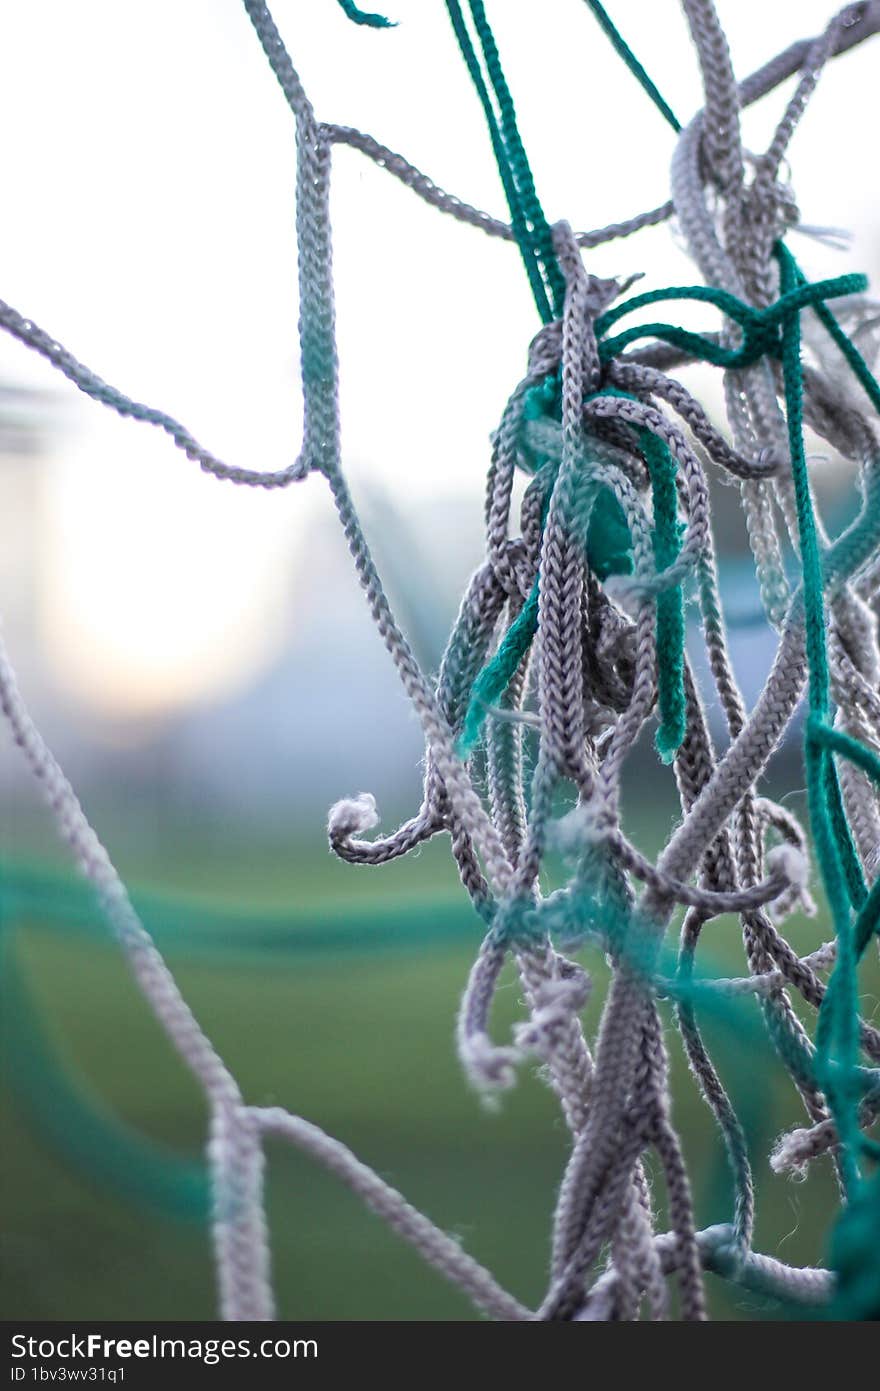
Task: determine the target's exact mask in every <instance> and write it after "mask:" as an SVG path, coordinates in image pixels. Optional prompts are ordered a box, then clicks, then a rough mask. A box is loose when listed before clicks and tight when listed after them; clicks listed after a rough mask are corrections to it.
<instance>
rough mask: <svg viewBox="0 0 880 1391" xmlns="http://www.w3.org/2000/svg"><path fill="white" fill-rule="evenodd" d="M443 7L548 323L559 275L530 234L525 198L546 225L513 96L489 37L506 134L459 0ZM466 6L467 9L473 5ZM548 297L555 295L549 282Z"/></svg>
mask: <svg viewBox="0 0 880 1391" xmlns="http://www.w3.org/2000/svg"><path fill="white" fill-rule="evenodd" d="M446 8H447V10H448V12H449V18H450V20H451V22H452V28H453V32H454V33H455V37H456V39H457V40H458V46H459V48H460V49H461V54H462V57H463V58H464V61H465V66H466V67H467V70H468V73H469V74H470V78H471V81H472V82H473V84H474V88H475V89H476V92H477V96H478V97H479V99H480V104H481V106H482V108H483V113H484V115H485V118H486V124H487V126H488V128H489V138H490V139H491V142H492V149H493V152H494V154H495V162H496V164H497V166H498V172H499V174H500V176H501V182H502V184H503V186H504V194H505V197H506V199H507V205H508V207H509V209H510V220H511V226H512V228H513V234H514V237H515V239H516V242H517V245H518V247H519V250H520V255H521V256H522V259H523V263H524V265H525V268H526V274H527V275H528V277H529V284H530V285H531V288H532V294H533V296H534V299H535V304H536V305H537V308H538V313H539V314H540V316H541V319H542V320H543V322H544V323H545V324H546V323H550V322H552V320H553V318H554V317H555V316H557V315H558V314H559V313H561V310H562V304H561V300H560V301H559V302H558V303H556V304H553V303H551V299H550V296H549V294H548V283H552V285H553V286H554V287H557V286H558V285H559V284H560V283H561V281H560V280H557V279H556V277H557V276H560V274H561V273H560V272H559V267H558V265H556V261H555V256H551V260H550V263H549V265H545V266H544V267H543V273H542V266H541V262H540V259H539V257H540V247H539V242H541V244H542V245H543V242H542V240H541V237H540V236H539V237H538V239H537V240H536V237H535V230H534V228H533V227H530V226H529V221H528V214H527V211H526V204H527V203H529V205H530V206H532V212H533V215H537V216H538V219H539V224H543V226H545V227H546V226H547V223H546V219H545V218H544V215H543V213H542V212H541V211H540V205H539V204H538V201H537V195H536V194H534V182H533V180H532V176H531V171H530V169H529V166H528V161H527V159H526V156H525V150H524V148H523V145H522V141H521V140H520V137H519V132H518V130H517V128H516V115H515V111H514V107H513V101H512V99H511V98H510V92H509V89H508V88H507V84H506V82H505V81H504V76H503V73H502V71H501V65H500V59H498V53H497V48H495V47H494V40H492V45H491V46H490V47H489V52H490V53H491V52H492V51H493V49H494V54H495V59H494V60H493V63H492V69H493V71H494V73H495V78H496V79H497V80H498V81H499V82H500V90H501V92H502V93H504V94H505V96H504V100H502V98H501V97H500V96H499V88H498V87H497V86H496V97H498V101H499V107H500V108H501V110H502V121H503V124H504V129H505V132H506V138H505V133H503V132H502V128H501V127H500V126H499V124H498V120H497V117H496V115H495V109H494V107H493V105H492V98H491V97H490V95H489V90H488V88H487V86H486V83H485V80H484V78H483V74H482V71H481V69H480V64H479V60H478V58H477V55H476V52H475V50H474V46H473V43H472V42H471V37H470V34H469V33H468V29H467V25H466V24H465V21H464V15H463V14H462V11H461V6H460V4H459V0H446ZM471 8H472V9H473V5H472V7H471ZM483 20H484V21H485V15H483ZM484 32H488V38H491V31H489V29H488V23H485V25H484ZM488 38H487V39H486V40H485V41H484V40H483V39H482V38H481V43H483V44H484V53H485V52H486V47H487V44H488ZM488 66H489V59H488V57H487V67H488ZM490 77H491V73H490ZM511 140H512V141H513V145H514V151H513V154H512V152H511V150H510V149H509V142H510V141H511ZM517 175H518V176H519V178H520V179H524V180H525V190H524V189H523V187H522V186H521V185H520V184H518V183H517ZM529 187H531V190H532V194H533V195H534V205H532V204H531V203H530V199H529V196H528V189H529ZM524 193H525V196H524ZM535 209H537V213H535ZM548 235H549V232H548ZM551 251H552V247H551ZM551 266H555V273H554V271H553V270H551V269H550V267H551ZM554 298H557V295H556V289H555V288H554Z"/></svg>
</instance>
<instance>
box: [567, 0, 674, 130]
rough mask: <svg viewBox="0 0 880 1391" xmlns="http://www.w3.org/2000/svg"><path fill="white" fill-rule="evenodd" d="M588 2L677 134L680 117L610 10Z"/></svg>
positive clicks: (635, 76)
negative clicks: (613, 19) (617, 24)
mask: <svg viewBox="0 0 880 1391" xmlns="http://www.w3.org/2000/svg"><path fill="white" fill-rule="evenodd" d="M587 4H588V5H589V7H590V9H591V10H592V11H593V14H594V15H595V17H596V19H597V20H598V22H599V24H600V26H601V27H602V29H604V31H605V33H606V34H607V36H608V38H609V39H610V40H611V43H612V44H613V46H614V48H615V50H616V51H617V53H619V54H620V56H621V58H622V59H623V61H624V62H625V63H626V66H627V67H628V68H629V70H630V72H631V73H632V75H633V77H634V78H635V79H636V81H637V82H639V83H640V84H641V86H642V87H643V88H644V90H645V91H646V92H647V94H648V96H649V97H650V98H651V100H652V102H653V103H654V105H655V106H656V108H657V110H658V111H659V112H660V114H661V115H662V116H663V117H665V119H666V120H667V121H668V122H669V124H670V125H671V126H672V129H673V130H674V131H675V133H676V135H677V134H678V133H679V131H680V130H681V121H680V120H679V119H678V117H677V116H676V114H675V112H674V111H673V110H672V107H671V106H670V105H669V103H668V102H667V101H666V100H665V99H664V98H663V96H662V95H661V94H660V92H659V91H658V89H657V87H656V86H655V84H654V83H653V82H652V81H651V78H650V77H649V76H648V74H647V73H646V72H645V69H644V68H643V67H642V65H641V63H640V62H639V60H638V58H637V57H636V55H635V54H634V53H633V51H632V49H631V48H630V46H629V44H628V43H627V42H626V39H625V38H624V37H623V35H622V34H621V32H620V30H619V29H617V28H616V27H615V25H614V23H613V21H612V19H611V16H610V15H609V14H608V11H607V10H606V9H605V7H604V6H603V5H600V4H599V0H587Z"/></svg>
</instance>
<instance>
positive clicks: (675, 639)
mask: <svg viewBox="0 0 880 1391" xmlns="http://www.w3.org/2000/svg"><path fill="white" fill-rule="evenodd" d="M639 445H640V449H641V452H642V455H643V457H644V460H645V463H646V464H647V465H648V469H649V472H650V475H651V489H652V496H653V503H654V559H655V561H656V564H657V570H658V571H662V570H665V569H666V568H667V567H668V566H670V565H672V563H673V562H674V561H675V560H676V559H677V558H678V555H679V553H680V551H681V531H680V527H679V523H678V500H677V497H676V491H675V471H676V470H675V461H674V459H673V457H672V454H671V453H670V451H669V448H668V446H667V445H666V443H665V441H663V440H662V439H660V438H659V437H658V436H657V435H654V434H652V433H651V431H650V430H640V431H639ZM656 629H657V705H658V708H659V715H660V725H659V728H658V730H657V734H656V738H655V744H656V748H657V752H658V753H659V755H660V757H661V759H662V760H663V762H664V763H671V762H672V760H673V759H674V758H675V755H676V753H677V752H678V750H679V748H680V747H681V744H682V741H683V739H684V736H685V729H686V706H685V690H684V639H685V624H684V594H683V592H682V587H681V585H680V584H677V585H674V586H673V587H672V588H670V589H663V590H661V591H660V593H659V594H658V595H657V618H656Z"/></svg>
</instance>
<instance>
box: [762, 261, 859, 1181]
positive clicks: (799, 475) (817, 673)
mask: <svg viewBox="0 0 880 1391" xmlns="http://www.w3.org/2000/svg"><path fill="white" fill-rule="evenodd" d="M776 254H777V257H778V260H779V264H780V288H781V290H782V292H783V294H782V297H781V298H782V299H785V296H786V294H787V293H790V292H791V291H792V289H793V287H794V286H795V285H796V284H797V281H798V278H799V276H798V270H797V267H796V265H795V263H794V261H793V258H792V256H791V254H790V252H789V251H788V250H787V249H786V248H785V247H784V246H783V245H782V244H781V243H780V244H779V245H778V246H777V249H776ZM802 288H803V287H802ZM782 372H783V381H784V386H785V404H786V414H787V417H788V438H789V449H790V454H791V469H792V478H793V482H794V492H795V504H796V510H797V521H798V537H799V541H800V551H801V569H802V573H803V594H804V618H805V628H806V648H807V666H808V672H809V677H808V688H809V711H810V719H809V721H808V725H807V731H808V732H807V736H806V740H805V748H804V761H805V766H806V775H807V796H808V803H809V809H810V825H811V827H812V831H813V839H814V841H815V844H816V851H817V855H818V858H819V863H820V866H821V869H822V878H823V881H824V884H825V890H826V893H827V895H828V902H829V906H830V908H831V914H832V919H833V921H834V925H835V931H836V935H837V961H836V964H835V969H834V973H833V975H832V978H831V980H830V981H829V984H828V989H827V991H826V993H825V998H824V1000H823V1002H822V1005H821V1007H820V1010H819V1017H818V1021H817V1027H816V1049H817V1059H816V1065H817V1074H818V1076H819V1077H820V1079H821V1080H822V1082H823V1084H824V1087H825V1091H826V1094H827V1096H828V1101H829V1105H830V1107H831V1110H832V1114H833V1115H834V1119H835V1121H836V1123H837V1127H838V1131H839V1134H840V1138H841V1140H842V1141H843V1144H842V1147H841V1156H840V1158H841V1171H842V1174H843V1177H844V1181H845V1183H846V1185H847V1188H848V1190H849V1191H851V1192H852V1191H855V1187H856V1185H857V1182H858V1178H859V1173H858V1168H857V1164H856V1159H855V1155H856V1152H857V1141H858V1133H859V1131H858V1118H857V1114H856V1105H855V1098H854V1096H853V1094H852V1088H851V1086H850V1082H849V1079H850V1077H851V1076H852V1075H853V1073H854V1069H855V1067H856V1065H857V1062H858V1024H857V1020H858V987H857V979H856V969H855V967H856V959H855V951H854V943H853V932H852V921H851V912H850V907H851V902H850V896H849V887H848V884H847V880H846V874H845V870H844V867H843V864H842V856H841V851H840V846H839V843H838V841H837V838H836V836H835V825H834V820H833V818H832V814H831V808H830V805H829V796H828V788H829V781H830V777H831V774H830V773H829V771H828V764H829V763H830V754H829V752H828V750H827V748H826V747H825V745H824V744H822V743H819V742H818V741H817V740H816V739H815V738H811V737H810V734H809V729H810V723H811V722H819V723H821V724H823V725H824V724H825V723H826V720H827V715H828V707H829V694H828V691H829V671H828V653H827V648H826V644H825V607H824V599H823V583H822V561H821V557H820V553H819V539H818V534H817V531H816V523H815V517H814V515H813V505H812V500H811V497H810V485H809V476H808V472H807V460H806V454H805V451H804V437H803V430H804V420H803V365H802V363H801V334H800V318H799V315H798V313H797V312H796V311H794V310H792V311H791V312H789V313H788V314H787V315H786V317H785V319H784V322H783V326H782ZM832 773H834V776H835V777H836V772H835V771H834V770H833V768H832ZM833 1063H836V1064H838V1065H839V1069H840V1071H838V1069H837V1068H832V1066H831V1064H833ZM841 1075H842V1079H843V1080H841Z"/></svg>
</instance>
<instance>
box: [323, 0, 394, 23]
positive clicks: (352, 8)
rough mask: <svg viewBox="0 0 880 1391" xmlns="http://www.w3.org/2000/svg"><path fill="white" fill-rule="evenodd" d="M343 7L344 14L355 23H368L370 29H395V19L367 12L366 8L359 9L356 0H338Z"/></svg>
mask: <svg viewBox="0 0 880 1391" xmlns="http://www.w3.org/2000/svg"><path fill="white" fill-rule="evenodd" d="M336 3H337V4H338V5H340V6H341V7H342V10H343V12H344V14H346V15H347V16H348V18H349V19H353V20H354V22H355V24H366V25H367V26H368V27H369V28H370V29H393V28H394V25H395V21H394V20H393V19H386V18H385V16H384V15H383V14H367V13H366V11H365V10H360V9H358V7H357V5H355V3H354V0H336Z"/></svg>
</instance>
